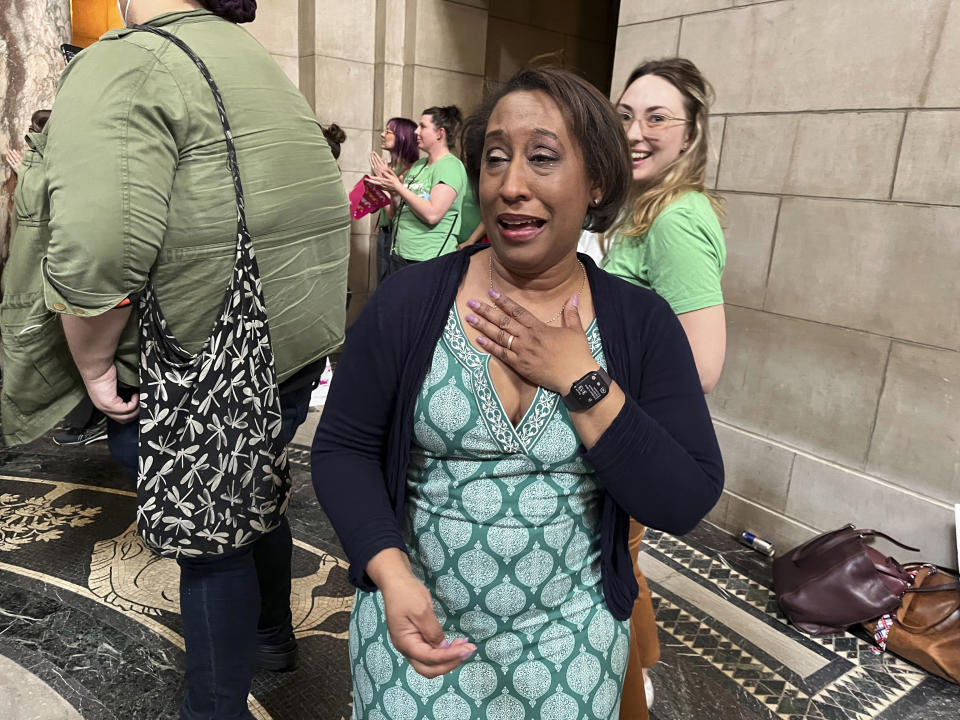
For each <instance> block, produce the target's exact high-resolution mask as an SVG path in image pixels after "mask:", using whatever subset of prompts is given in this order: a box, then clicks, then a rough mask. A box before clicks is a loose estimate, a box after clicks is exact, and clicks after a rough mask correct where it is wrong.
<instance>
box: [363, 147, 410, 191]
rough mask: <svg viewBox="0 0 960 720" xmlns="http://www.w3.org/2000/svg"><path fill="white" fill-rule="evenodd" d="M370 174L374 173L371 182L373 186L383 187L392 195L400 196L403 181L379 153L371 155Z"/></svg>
mask: <svg viewBox="0 0 960 720" xmlns="http://www.w3.org/2000/svg"><path fill="white" fill-rule="evenodd" d="M370 172H371V173H372V175H371V176H370V182H371V183H372V184H373V185H376V186H378V187H382V188H383V189H384V190H386V191H387V192H388V193H390V194H391V195H397V194H399V192H400V189H401V188H402V187H403V181H402V180H400V178H399V177H397V174H396V173H395V172H394V171H393V170H391V169H390V166H389V165H388V164H387V161H386V160H384V159H383V158H382V157H380V155H379V154H378V153H370Z"/></svg>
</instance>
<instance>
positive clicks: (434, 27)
mask: <svg viewBox="0 0 960 720" xmlns="http://www.w3.org/2000/svg"><path fill="white" fill-rule="evenodd" d="M486 23H487V2H486V0H461V1H459V2H454V1H453V0H266V1H265V2H261V3H260V4H259V10H258V13H257V19H256V21H255V22H254V23H252V24H251V25H248V26H247V27H248V28H249V30H250V31H251V32H252V33H253V35H254V36H255V37H256V38H257V39H258V40H260V42H261V43H263V44H264V46H265V47H266V48H267V49H268V50H270V52H271V53H272V54H273V56H274V57H275V58H276V59H277V62H279V63H280V65H281V66H282V67H283V68H284V70H285V71H286V73H287V75H288V76H289V77H290V78H291V79H292V80H293V81H294V82H295V83H297V84H298V86H299V87H300V90H301V91H302V92H303V94H304V95H305V96H306V97H307V99H308V101H309V102H310V103H311V105H312V106H313V108H314V110H315V111H316V114H317V118H318V119H319V120H320V122H321V123H322V124H324V125H327V124H330V123H333V122H335V123H337V124H338V125H340V127H342V128H343V129H344V131H345V132H346V133H347V140H346V142H345V143H344V144H343V147H342V151H341V155H340V159H339V163H340V169H341V171H342V172H343V182H344V185H345V186H346V188H347V189H348V190H349V189H350V188H352V187H353V186H354V185H355V184H356V183H357V182H358V181H359V180H360V179H361V178H362V177H363V174H364V173H366V172H369V169H370V160H369V156H370V153H371V152H372V151H379V149H380V131H381V129H382V128H383V127H384V125H385V123H386V121H387V120H388V119H390V118H391V117H394V116H402V117H409V118H411V119H413V120H419V118H420V114H421V111H423V110H424V109H425V108H427V107H430V106H433V105H450V104H455V105H458V106H459V107H460V109H461V110H462V111H463V113H464V115H466V114H467V113H469V112H470V110H472V109H473V107H474V106H475V105H476V104H477V103H478V102H479V101H480V97H481V95H482V92H483V73H484V47H485V41H486ZM375 217H376V216H373V217H370V216H368V217H366V218H363V219H361V220H360V221H357V222H354V223H353V232H352V236H351V242H352V250H351V255H350V270H349V273H350V281H349V282H350V290H351V292H352V294H353V301H352V303H351V306H350V312H349V314H348V321H349V320H352V319H353V318H354V317H356V314H357V313H358V312H359V310H360V308H361V307H362V306H363V304H364V303H365V302H366V300H367V298H369V296H370V294H371V293H372V292H373V290H374V289H375V287H376V227H375V226H374V224H373V222H374V221H375Z"/></svg>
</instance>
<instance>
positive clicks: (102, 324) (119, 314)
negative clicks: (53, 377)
mask: <svg viewBox="0 0 960 720" xmlns="http://www.w3.org/2000/svg"><path fill="white" fill-rule="evenodd" d="M131 310H132V306H129V305H128V306H127V307H124V308H118V309H115V310H108V311H107V312H105V313H103V314H101V315H97V316H95V317H77V316H76V315H61V316H60V317H61V321H62V323H63V334H64V335H66V337H67V344H68V345H69V346H70V354H71V355H73V361H74V363H76V366H77V369H78V370H79V371H80V375H81V377H83V379H84V380H85V381H86V380H91V379H95V378H99V377H100V376H102V375H103V374H104V373H105V372H107V370H109V369H110V367H111V366H112V365H113V361H114V356H115V355H116V353H117V345H118V344H119V343H120V335H121V334H122V333H123V329H124V328H125V327H126V325H127V321H128V320H129V319H130V312H131Z"/></svg>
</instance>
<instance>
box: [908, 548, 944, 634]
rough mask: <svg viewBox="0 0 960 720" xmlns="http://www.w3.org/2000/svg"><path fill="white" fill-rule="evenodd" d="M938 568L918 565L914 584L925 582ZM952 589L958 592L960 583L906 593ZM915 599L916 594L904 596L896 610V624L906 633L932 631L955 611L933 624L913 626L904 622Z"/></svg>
mask: <svg viewBox="0 0 960 720" xmlns="http://www.w3.org/2000/svg"><path fill="white" fill-rule="evenodd" d="M912 564H913V565H917V563H912ZM938 567H939V566H938V565H931V564H929V563H927V564H924V565H920V568H919V570H918V572H917V577H916V578H915V580H914V582H916V583H923V582H924V581H926V579H927V578H928V577H929V576H930V575H933V574H934V573H935V572H936V570H935V568H938ZM954 589H956V590H960V583H950V584H947V585H938V586H937V587H932V588H914V589H912V590H907V592H913V593H918V592H924V591H926V592H939V591H940V590H954ZM916 597H917V596H916V594H914V595H904V598H903V603H902V604H901V605H900V609H899V610H897V622H898V623H899V624H900V625H902V626H903V628H904V629H905V630H907V631H908V632H911V633H914V634H920V633H925V632H927V631H929V630H930V629H932V628H934V627H936V626H937V625H939V624H940V623H941V622H943V621H944V619H945V618H946V617H947V616H949V615H950V614H952V613H953V612H955V611H956V608H954V609H953V610H950V611H949V612H948V613H947V615H945V616H943V617H940V618H937V619H935V620H933V622H930V623H928V624H927V625H914V624H911V623H908V622H905V620H906V617H907V614H908V613H909V611H910V607H911V605H912V604H913V601H914V599H915V598H916Z"/></svg>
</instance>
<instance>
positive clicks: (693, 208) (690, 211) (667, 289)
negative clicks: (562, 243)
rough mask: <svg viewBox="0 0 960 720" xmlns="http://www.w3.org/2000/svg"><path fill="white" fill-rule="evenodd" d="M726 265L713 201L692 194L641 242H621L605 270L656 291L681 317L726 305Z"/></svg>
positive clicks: (617, 241)
mask: <svg viewBox="0 0 960 720" xmlns="http://www.w3.org/2000/svg"><path fill="white" fill-rule="evenodd" d="M726 259H727V250H726V246H725V245H724V242H723V230H721V229H720V222H719V221H718V220H717V215H716V213H714V211H713V207H712V206H711V205H710V200H709V199H708V198H707V196H706V195H704V194H703V193H699V192H689V193H686V194H684V195H681V196H680V197H679V198H677V199H676V200H674V201H673V202H672V203H670V204H669V205H668V206H667V207H666V208H665V209H664V210H663V211H662V212H661V213H660V214H659V215H658V216H657V219H656V220H654V221H653V225H652V226H651V227H650V229H649V230H647V232H646V233H645V234H644V235H643V236H642V237H639V238H636V237H625V236H618V237H617V238H616V239H615V240H614V242H613V245H612V246H611V248H610V251H609V252H608V253H607V256H606V258H604V260H603V263H602V264H601V267H603V269H604V270H606V271H607V272H609V273H611V274H613V275H616V276H617V277H620V278H623V279H624V280H627V281H629V282H632V283H633V284H634V285H639V286H641V287H645V288H648V289H650V290H653V291H654V292H656V293H657V294H658V295H660V296H661V297H662V298H663V299H664V300H666V301H667V302H668V303H670V307H671V308H672V309H673V311H674V312H675V313H676V314H677V315H680V314H682V313H687V312H693V311H694V310H701V309H703V308H707V307H713V306H714V305H722V304H723V292H722V291H721V289H720V278H721V276H722V275H723V267H724V264H725V263H726Z"/></svg>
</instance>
